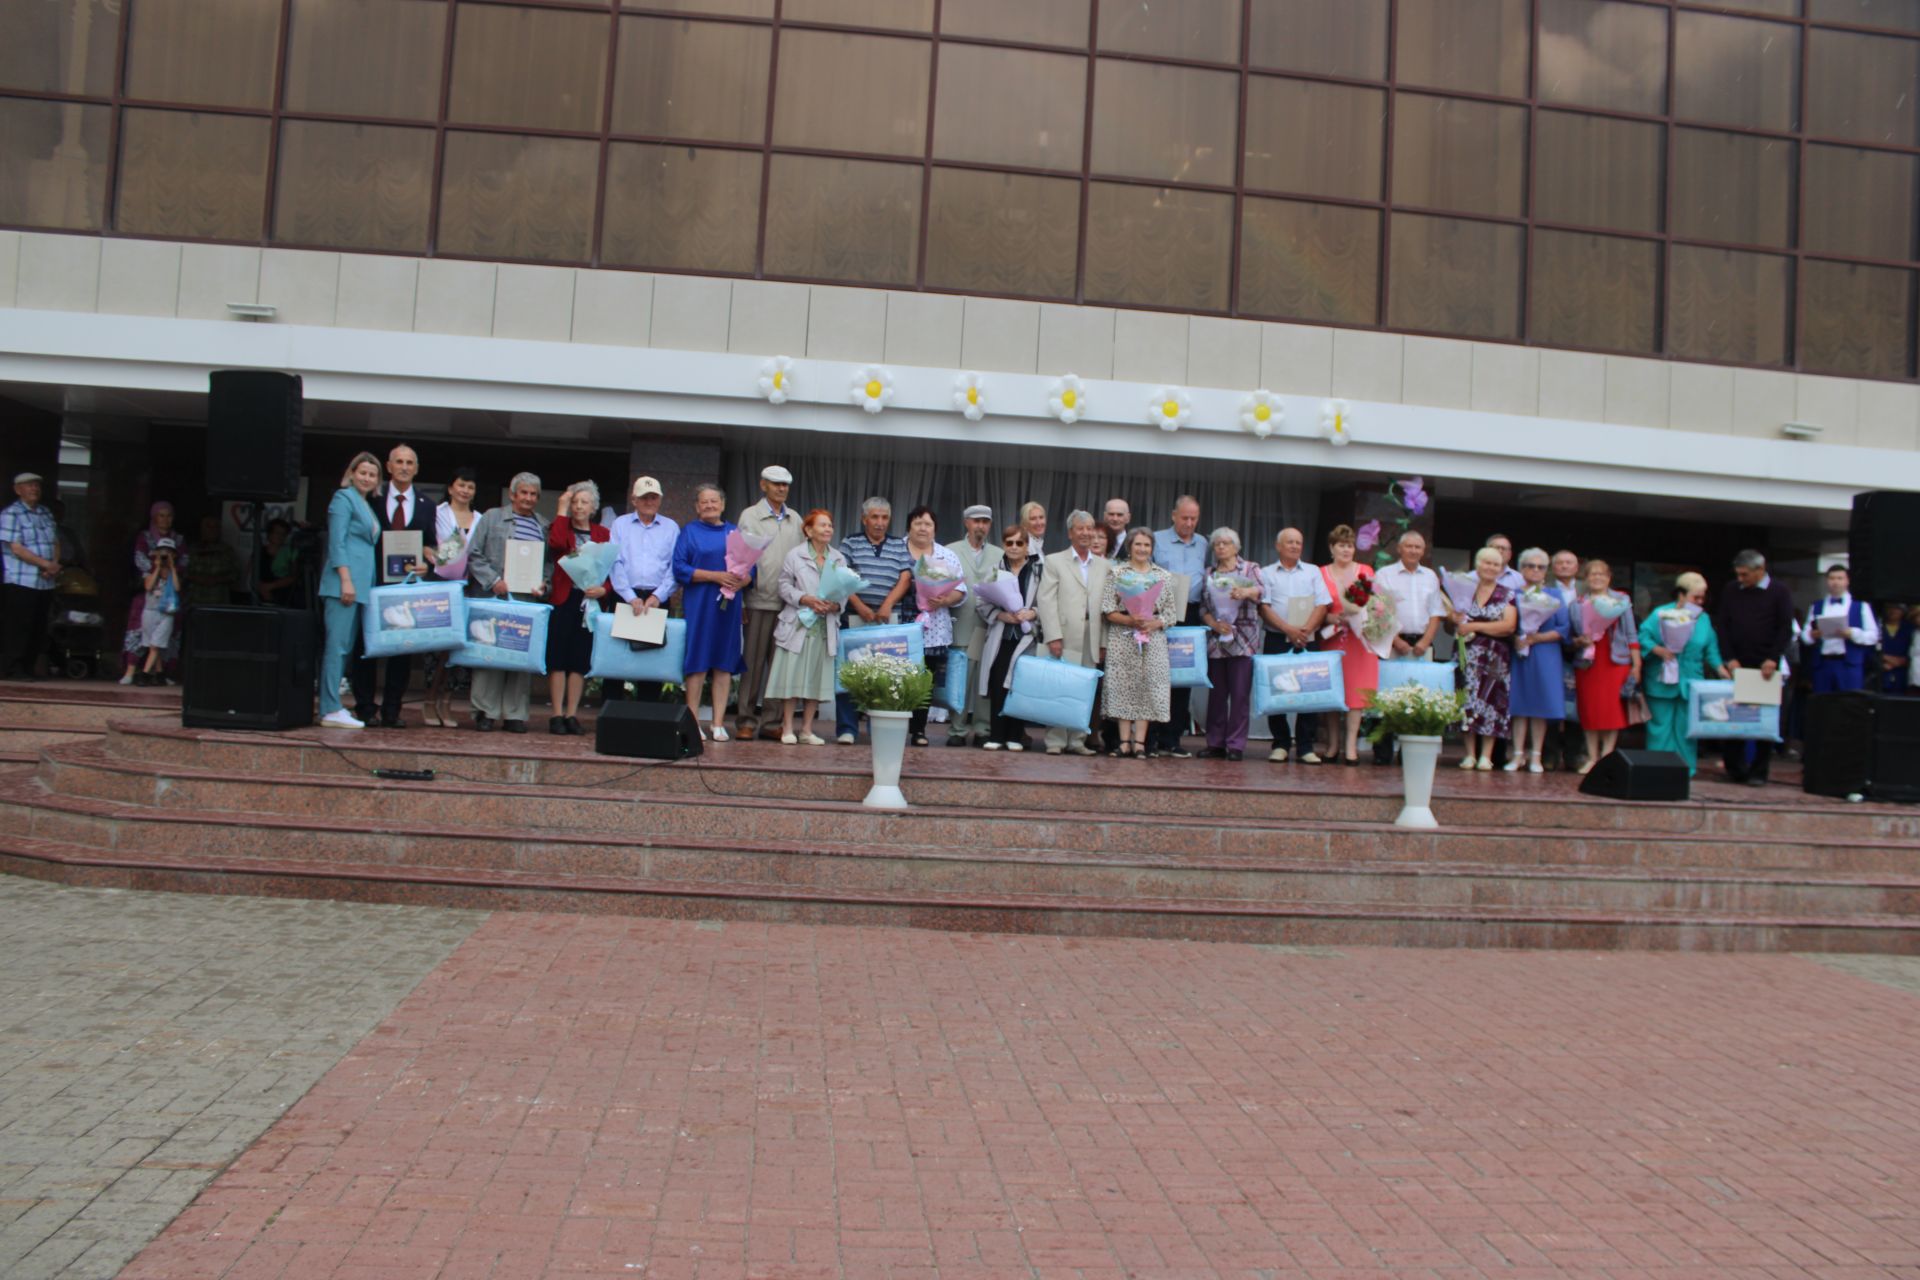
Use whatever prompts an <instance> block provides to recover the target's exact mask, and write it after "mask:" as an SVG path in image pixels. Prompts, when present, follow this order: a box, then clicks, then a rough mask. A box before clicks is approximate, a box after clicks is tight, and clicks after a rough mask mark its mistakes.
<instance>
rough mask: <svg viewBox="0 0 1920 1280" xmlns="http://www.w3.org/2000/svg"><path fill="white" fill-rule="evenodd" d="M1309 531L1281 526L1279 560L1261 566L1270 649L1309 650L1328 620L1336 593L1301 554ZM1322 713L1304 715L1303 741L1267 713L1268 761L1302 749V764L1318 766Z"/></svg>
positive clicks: (1277, 538) (1280, 717) (1262, 615)
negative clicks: (1316, 727)
mask: <svg viewBox="0 0 1920 1280" xmlns="http://www.w3.org/2000/svg"><path fill="white" fill-rule="evenodd" d="M1306 545H1307V539H1306V535H1305V534H1303V533H1301V532H1300V531H1299V530H1298V529H1282V530H1281V531H1280V532H1279V534H1278V535H1276V536H1275V537H1274V540H1273V549H1274V551H1275V552H1277V553H1278V554H1279V557H1280V558H1279V559H1277V560H1275V561H1274V562H1273V563H1272V564H1270V565H1265V566H1262V568H1261V570H1260V586H1261V596H1260V620H1261V621H1262V622H1264V623H1265V624H1266V628H1267V634H1266V640H1265V642H1264V643H1265V648H1264V650H1263V651H1264V652H1266V653H1305V652H1306V651H1307V650H1308V649H1311V648H1312V647H1313V637H1314V635H1315V633H1316V632H1318V631H1319V630H1320V624H1321V623H1323V622H1325V621H1326V620H1327V610H1328V609H1330V608H1332V607H1333V596H1332V595H1331V594H1330V593H1329V592H1328V591H1327V578H1326V575H1325V574H1323V573H1321V572H1320V569H1319V567H1318V566H1317V565H1311V564H1308V563H1307V562H1306V561H1304V560H1302V559H1301V558H1300V553H1301V552H1302V551H1303V550H1305V549H1306ZM1316 719H1318V717H1317V716H1301V717H1299V721H1300V734H1299V742H1298V743H1297V744H1296V743H1295V741H1294V731H1293V728H1292V726H1291V725H1289V723H1288V721H1287V717H1286V716H1285V715H1284V714H1282V715H1277V716H1268V717H1267V731H1268V732H1269V733H1271V734H1272V735H1273V750H1271V751H1269V752H1267V759H1268V760H1271V761H1272V762H1273V763H1275V764H1285V763H1286V761H1287V758H1288V753H1289V752H1291V751H1293V750H1294V749H1295V747H1296V745H1297V746H1298V748H1299V749H1300V753H1299V760H1300V763H1302V764H1319V763H1320V756H1319V754H1318V753H1316V752H1315V751H1314V749H1313V722H1314V721H1315V720H1316Z"/></svg>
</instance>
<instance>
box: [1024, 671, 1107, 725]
mask: <svg viewBox="0 0 1920 1280" xmlns="http://www.w3.org/2000/svg"><path fill="white" fill-rule="evenodd" d="M1099 687H1100V668H1098V667H1076V666H1074V665H1073V664H1072V663H1071V662H1062V661H1060V660H1059V659H1058V658H1036V657H1034V656H1032V655H1030V654H1029V655H1027V656H1026V657H1023V658H1020V659H1018V660H1016V661H1015V662H1014V664H1013V687H1012V688H1011V689H1009V690H1007V704H1006V708H1005V712H1004V714H1005V715H1007V716H1008V717H1009V718H1011V719H1014V720H1025V721H1027V722H1028V723H1029V724H1044V725H1048V726H1051V727H1053V728H1056V729H1075V730H1080V729H1085V728H1086V727H1087V726H1088V725H1089V724H1091V723H1092V721H1093V697H1094V692H1095V691H1096V690H1097V689H1099Z"/></svg>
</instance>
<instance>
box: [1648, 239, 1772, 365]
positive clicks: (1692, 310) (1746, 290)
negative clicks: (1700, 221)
mask: <svg viewBox="0 0 1920 1280" xmlns="http://www.w3.org/2000/svg"><path fill="white" fill-rule="evenodd" d="M1792 312H1793V259H1791V258H1781V257H1775V256H1774V255H1773V254H1769V253H1742V252H1740V251H1739V250H1737V249H1707V248H1702V247H1700V246H1696V245H1687V244H1677V245H1675V246H1673V249H1672V251H1671V253H1670V255H1669V258H1668V262H1667V350H1668V351H1670V352H1672V353H1673V354H1674V355H1676V356H1679V357H1681V358H1682V359H1688V360H1715V361H1723V362H1728V363H1733V364H1785V363H1786V359H1787V327H1788V319H1789V317H1790V316H1791V314H1792Z"/></svg>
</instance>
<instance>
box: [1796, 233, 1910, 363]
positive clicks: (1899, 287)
mask: <svg viewBox="0 0 1920 1280" xmlns="http://www.w3.org/2000/svg"><path fill="white" fill-rule="evenodd" d="M1800 292H1801V294H1802V297H1803V302H1802V313H1801V320H1800V365H1801V367H1802V368H1805V369H1817V370H1819V371H1820V372H1822V373H1844V374H1852V375H1854V376H1856V377H1862V378H1909V377H1912V376H1913V307H1914V273H1913V272H1911V271H1904V270H1901V269H1900V268H1898V267H1864V266H1859V265H1856V264H1854V263H1851V262H1818V261H1815V260H1813V259H1811V258H1809V259H1807V260H1805V261H1803V262H1801V264H1800Z"/></svg>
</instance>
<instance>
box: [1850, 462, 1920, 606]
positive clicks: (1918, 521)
mask: <svg viewBox="0 0 1920 1280" xmlns="http://www.w3.org/2000/svg"><path fill="white" fill-rule="evenodd" d="M1915 529H1920V493H1901V492H1895V491H1893V490H1890V489H1883V490H1880V491H1878V492H1874V493H1856V494H1854V495H1853V520H1852V522H1851V523H1850V524H1849V525H1848V526H1847V568H1848V571H1849V577H1850V578H1851V586H1852V589H1853V594H1854V595H1855V596H1856V597H1858V598H1859V599H1862V600H1872V601H1881V600H1906V601H1912V600H1920V559H1916V558H1915V556H1914V554H1913V531H1914V530H1915Z"/></svg>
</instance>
